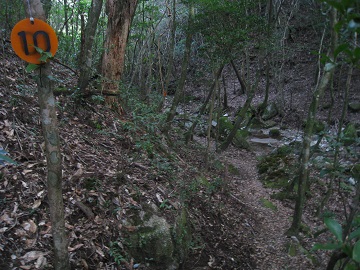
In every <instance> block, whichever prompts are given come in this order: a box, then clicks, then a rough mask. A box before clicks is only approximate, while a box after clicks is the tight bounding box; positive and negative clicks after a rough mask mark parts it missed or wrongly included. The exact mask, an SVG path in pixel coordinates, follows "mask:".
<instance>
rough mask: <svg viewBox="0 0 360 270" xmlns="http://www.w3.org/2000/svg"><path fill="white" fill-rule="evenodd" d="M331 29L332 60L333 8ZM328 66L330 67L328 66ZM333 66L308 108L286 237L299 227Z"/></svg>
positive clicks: (334, 22) (334, 41) (334, 39)
mask: <svg viewBox="0 0 360 270" xmlns="http://www.w3.org/2000/svg"><path fill="white" fill-rule="evenodd" d="M331 17H332V18H331V29H332V35H333V36H332V50H331V52H330V55H329V57H330V58H331V59H332V58H333V52H334V49H335V48H336V45H337V34H336V33H335V31H334V26H335V24H336V11H335V9H334V8H333V9H332V12H331ZM329 65H330V66H329ZM334 70H335V66H331V64H327V65H325V68H324V74H323V76H322V78H321V79H320V82H319V84H318V85H317V87H316V89H315V91H314V93H313V97H312V101H311V104H310V107H309V112H308V117H307V121H306V127H305V130H304V138H303V146H302V152H301V160H300V168H299V176H298V192H297V198H296V202H295V211H294V215H293V221H292V224H291V227H290V228H289V230H288V231H287V233H286V234H287V235H297V234H298V233H299V230H300V226H301V219H302V213H303V210H304V204H305V192H306V188H307V186H308V177H309V172H310V168H309V166H310V164H309V160H310V143H311V137H312V135H313V127H314V122H315V117H316V113H317V108H318V104H319V99H320V97H321V96H322V95H323V93H324V91H325V89H326V87H327V86H328V84H329V82H330V81H331V78H332V76H333V74H334Z"/></svg>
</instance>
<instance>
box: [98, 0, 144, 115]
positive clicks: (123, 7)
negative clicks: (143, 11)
mask: <svg viewBox="0 0 360 270" xmlns="http://www.w3.org/2000/svg"><path fill="white" fill-rule="evenodd" d="M137 2H138V1H137V0H123V1H119V0H107V1H106V14H107V15H108V24H107V29H106V40H105V43H104V49H105V51H104V53H103V56H102V66H101V73H102V76H103V82H102V87H101V90H102V93H103V94H105V95H106V97H105V101H106V103H107V105H110V106H111V107H113V106H114V107H117V106H119V104H118V103H117V98H116V97H117V96H118V94H119V81H120V79H121V76H122V74H123V71H124V62H125V49H126V43H127V40H128V35H129V32H130V26H131V21H132V19H133V17H134V14H135V10H136V6H137ZM118 108H119V111H120V112H121V111H122V108H120V107H118Z"/></svg>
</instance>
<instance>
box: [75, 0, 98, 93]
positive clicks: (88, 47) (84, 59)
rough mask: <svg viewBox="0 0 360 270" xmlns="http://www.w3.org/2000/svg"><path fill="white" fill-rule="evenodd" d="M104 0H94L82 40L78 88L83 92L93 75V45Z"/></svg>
mask: <svg viewBox="0 0 360 270" xmlns="http://www.w3.org/2000/svg"><path fill="white" fill-rule="evenodd" d="M102 5H103V0H92V1H91V7H90V10H89V15H88V21H87V24H86V28H85V33H84V40H83V41H82V46H81V47H82V51H81V54H80V61H79V64H80V77H79V80H78V90H79V92H80V93H81V94H83V93H84V92H85V89H86V87H87V86H88V84H89V79H90V77H91V67H92V47H93V43H94V39H95V33H96V28H97V24H98V21H99V17H100V13H101V9H102Z"/></svg>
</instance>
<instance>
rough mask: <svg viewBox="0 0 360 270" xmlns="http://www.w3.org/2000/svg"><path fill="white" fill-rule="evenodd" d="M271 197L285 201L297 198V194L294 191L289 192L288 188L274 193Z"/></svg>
mask: <svg viewBox="0 0 360 270" xmlns="http://www.w3.org/2000/svg"><path fill="white" fill-rule="evenodd" d="M270 198H271V199H276V200H279V201H285V200H295V199H296V194H295V193H293V192H289V191H287V190H283V191H280V192H277V193H274V194H271V195H270Z"/></svg>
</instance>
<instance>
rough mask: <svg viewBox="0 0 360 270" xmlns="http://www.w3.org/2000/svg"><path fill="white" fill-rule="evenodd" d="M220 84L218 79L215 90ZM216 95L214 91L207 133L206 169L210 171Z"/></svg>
mask: <svg viewBox="0 0 360 270" xmlns="http://www.w3.org/2000/svg"><path fill="white" fill-rule="evenodd" d="M218 84H219V80H218V78H217V79H216V81H215V89H217V88H218ZM215 93H216V91H212V94H211V102H210V108H209V118H208V129H207V132H206V152H205V169H208V167H209V154H210V146H211V129H212V120H213V111H214V104H215V96H216V94H215Z"/></svg>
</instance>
